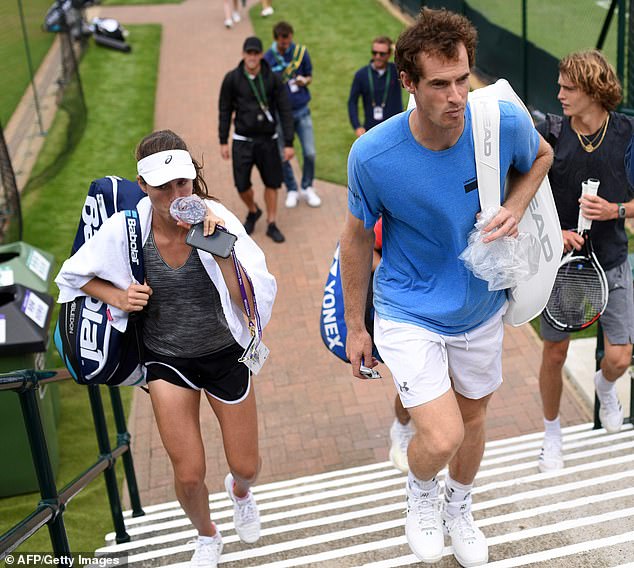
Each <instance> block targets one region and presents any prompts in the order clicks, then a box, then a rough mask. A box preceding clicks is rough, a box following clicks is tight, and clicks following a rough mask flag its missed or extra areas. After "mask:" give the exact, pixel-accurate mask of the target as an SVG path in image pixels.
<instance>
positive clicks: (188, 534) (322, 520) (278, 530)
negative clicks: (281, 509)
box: [98, 490, 634, 553]
mask: <svg viewBox="0 0 634 568" xmlns="http://www.w3.org/2000/svg"><path fill="white" fill-rule="evenodd" d="M633 491H634V490H633ZM372 501H376V499H373V500H372ZM399 509H400V510H402V511H403V515H405V509H406V504H405V501H404V500H400V501H399V502H398V503H390V504H389V505H383V506H381V507H371V508H370V509H362V510H358V511H349V512H347V513H341V514H338V515H329V516H326V517H319V518H316V519H310V520H308V521H301V522H298V523H292V524H289V525H277V526H274V527H269V528H262V530H261V531H260V536H262V537H264V536H268V535H280V534H283V533H287V532H293V531H299V530H305V529H309V528H314V527H319V526H322V525H324V526H326V525H333V524H338V523H344V522H347V521H351V520H356V519H360V518H364V517H375V516H378V515H383V514H386V513H391V512H393V511H398V510H399ZM271 516H272V515H271ZM288 516H289V515H288V514H286V513H284V514H283V515H280V517H281V518H287V517H288ZM297 516H299V515H297ZM260 521H261V522H262V525H264V524H265V523H266V522H267V521H268V522H270V519H268V518H267V517H266V516H264V517H261V518H260ZM217 527H218V529H219V530H220V532H221V533H223V537H222V538H223V541H224V543H225V544H228V543H230V542H236V541H237V540H239V539H238V537H237V536H236V535H229V536H224V531H226V530H229V529H231V530H233V528H234V527H233V523H225V524H219V525H217ZM194 536H196V531H195V530H187V531H180V532H177V533H171V534H166V535H161V536H155V537H151V538H146V539H142V540H135V541H131V542H126V543H123V544H117V545H113V546H105V547H103V548H100V549H99V550H98V552H100V553H114V552H123V551H127V550H133V549H135V548H144V547H147V546H155V545H162V544H166V543H168V542H175V541H178V540H184V539H186V538H192V537H194Z"/></svg>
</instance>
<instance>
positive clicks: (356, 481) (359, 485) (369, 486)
mask: <svg viewBox="0 0 634 568" xmlns="http://www.w3.org/2000/svg"><path fill="white" fill-rule="evenodd" d="M631 448H632V442H631V441H627V442H623V443H621V444H612V445H610V444H608V445H606V446H602V447H600V448H595V449H593V450H586V451H582V452H576V453H572V454H568V455H567V456H566V459H567V460H568V461H574V460H579V459H586V458H590V457H596V456H599V455H601V454H605V453H612V452H617V451H621V450H631ZM531 457H532V456H531ZM535 457H536V456H535ZM626 457H627V456H626ZM628 459H632V458H628ZM597 463H603V462H597V461H595V462H593V464H597ZM587 465H588V464H582V466H573V467H567V468H564V469H562V470H558V471H555V472H548V473H543V474H538V475H540V476H546V477H547V478H549V477H559V476H562V475H568V474H571V473H575V472H576V471H579V470H578V469H577V467H584V466H587ZM593 467H594V465H593ZM535 468H536V460H533V459H531V460H530V461H528V462H522V463H519V464H514V465H510V466H505V467H498V468H491V469H483V470H480V471H479V472H478V475H477V477H476V482H477V481H479V480H482V479H484V478H487V477H498V476H501V475H508V474H510V473H516V472H518V471H522V470H525V469H535ZM445 472H446V470H445V469H443V470H442V471H441V472H440V475H444V474H445ZM385 475H387V476H388V479H387V480H384V481H379V482H374V483H365V484H364V481H365V480H366V479H371V478H373V477H376V476H380V477H385ZM535 479H541V478H540V477H538V478H535ZM404 480H405V476H404V475H403V474H402V473H401V472H399V471H397V470H394V469H393V470H391V471H388V472H379V473H373V474H367V475H363V476H359V477H353V478H347V479H342V480H336V481H329V482H325V483H320V484H318V485H317V487H319V488H321V489H324V488H326V487H330V486H333V485H336V486H337V487H338V488H339V489H337V490H334V491H322V492H321V493H319V494H317V495H311V494H305V495H303V496H299V497H292V498H290V499H285V500H279V501H276V502H275V503H261V504H259V505H258V506H259V508H260V510H270V509H272V508H275V507H290V506H293V505H296V504H300V503H306V502H309V501H315V500H322V499H327V498H330V497H339V496H341V495H347V494H350V493H355V492H357V493H359V492H361V491H363V492H370V491H374V490H375V489H379V488H383V487H389V486H393V485H397V484H399V483H404ZM509 481H510V482H511V484H512V483H513V482H514V480H509ZM346 485H350V486H351V487H349V488H345V487H344V488H342V487H341V486H346ZM313 487H315V486H313ZM482 490H483V489H482V488H478V487H477V486H476V489H475V490H474V492H481V491H482ZM287 493H294V494H296V492H293V491H292V490H290V491H288V492H283V494H284V495H285V494H287ZM278 496H279V495H278ZM269 497H271V494H269ZM219 504H220V505H221V506H222V507H223V508H224V507H228V506H230V502H229V499H228V498H227V496H226V495H225V497H224V500H223V501H221V502H220V503H219ZM177 515H178V516H184V512H183V511H182V510H180V509H179V510H177V511H162V512H160V513H155V514H153V515H145V516H144V517H136V518H133V519H128V520H127V522H126V527H134V526H136V525H146V524H148V523H151V522H154V521H159V520H162V519H168V518H173V517H174V516H177ZM214 515H215V513H214ZM113 538H114V536H113V533H109V534H108V535H106V540H108V539H110V540H112V539H113Z"/></svg>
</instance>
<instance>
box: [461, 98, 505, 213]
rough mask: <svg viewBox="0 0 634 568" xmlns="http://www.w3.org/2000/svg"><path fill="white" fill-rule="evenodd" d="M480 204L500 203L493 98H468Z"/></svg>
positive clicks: (497, 132) (497, 117)
mask: <svg viewBox="0 0 634 568" xmlns="http://www.w3.org/2000/svg"><path fill="white" fill-rule="evenodd" d="M469 105H470V108H471V124H472V127H471V131H472V134H473V147H474V150H475V162H476V175H477V177H478V195H479V196H480V208H481V209H483V210H484V209H486V208H487V207H495V208H497V207H499V206H500V107H499V105H498V102H497V100H496V99H494V98H489V97H480V98H474V99H471V100H470V101H469Z"/></svg>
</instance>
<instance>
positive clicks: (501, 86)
mask: <svg viewBox="0 0 634 568" xmlns="http://www.w3.org/2000/svg"><path fill="white" fill-rule="evenodd" d="M498 100H504V101H509V102H511V103H513V104H515V105H516V106H518V107H519V108H521V109H523V110H524V112H526V114H528V116H530V113H529V112H528V109H527V108H526V106H525V105H524V103H523V102H522V100H521V99H520V98H519V97H518V96H517V94H516V93H515V91H514V90H513V88H512V87H511V85H510V84H509V83H508V81H506V80H505V79H500V80H498V81H497V82H496V83H494V84H492V85H489V86H487V87H483V88H481V89H476V90H475V91H472V92H470V93H469V102H470V103H471V104H470V106H471V122H472V129H473V142H474V148H475V159H476V173H477V177H478V194H479V196H480V208H481V209H485V208H486V207H499V205H500V107H499V106H498ZM414 106H415V103H414V98H413V96H412V95H410V101H409V104H408V109H409V108H413V107H414ZM519 231H520V232H523V233H530V234H531V235H533V236H534V237H535V238H536V239H537V240H538V241H539V242H540V244H541V254H540V258H539V270H538V272H537V274H536V275H535V276H533V277H532V278H531V279H530V280H527V281H526V282H523V283H522V284H519V285H517V286H515V287H514V288H510V289H509V290H508V291H507V295H508V300H509V309H508V310H507V312H506V314H505V315H504V322H505V323H507V324H509V325H512V326H516V327H517V326H520V325H522V324H524V323H526V322H528V321H530V320H531V319H533V318H534V317H535V316H537V315H538V314H540V313H541V312H542V310H543V309H544V308H545V307H546V304H547V303H548V298H550V293H551V291H552V288H553V284H554V283H555V277H556V276H557V269H558V268H559V262H560V260H561V255H562V253H563V249H564V243H563V238H562V235H561V226H560V224H559V217H558V215H557V209H556V207H555V201H554V199H553V194H552V191H551V189H550V182H549V181H548V176H546V177H545V178H544V180H543V181H542V183H541V185H540V186H539V189H538V190H537V193H536V194H535V197H533V199H532V201H531V202H530V203H529V205H528V208H527V209H526V212H525V213H524V216H523V217H522V219H521V221H520V224H519Z"/></svg>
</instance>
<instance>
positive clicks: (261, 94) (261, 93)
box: [244, 71, 269, 112]
mask: <svg viewBox="0 0 634 568" xmlns="http://www.w3.org/2000/svg"><path fill="white" fill-rule="evenodd" d="M244 76H245V77H246V78H247V81H249V86H250V87H251V90H252V91H253V94H254V95H255V98H256V100H257V101H258V104H259V105H260V108H261V109H262V111H263V112H266V111H267V110H268V108H269V105H268V104H267V101H266V91H265V90H264V81H263V80H262V73H258V77H257V78H258V85H259V86H260V89H258V87H257V85H256V84H255V80H253V79H251V77H250V76H249V74H248V73H247V72H246V71H245V72H244Z"/></svg>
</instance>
